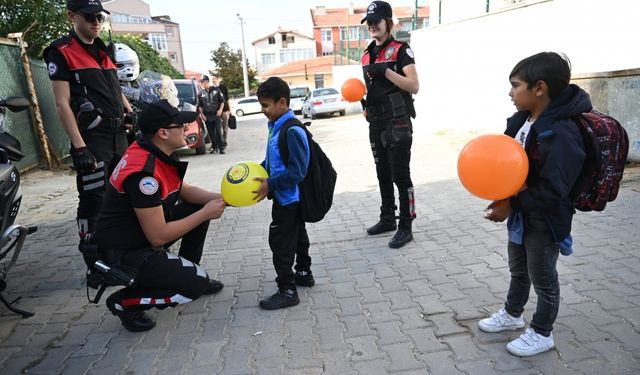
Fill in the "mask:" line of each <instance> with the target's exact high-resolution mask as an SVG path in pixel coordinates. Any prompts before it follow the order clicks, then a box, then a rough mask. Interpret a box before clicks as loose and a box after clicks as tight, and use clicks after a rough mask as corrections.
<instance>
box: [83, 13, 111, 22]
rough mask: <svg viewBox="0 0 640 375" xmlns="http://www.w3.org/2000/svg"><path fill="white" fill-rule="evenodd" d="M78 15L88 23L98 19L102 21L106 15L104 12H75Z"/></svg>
mask: <svg viewBox="0 0 640 375" xmlns="http://www.w3.org/2000/svg"><path fill="white" fill-rule="evenodd" d="M77 13H78V14H79V15H81V16H82V17H84V20H85V21H87V22H88V23H94V22H96V21H98V22H99V23H103V22H104V21H105V20H106V19H107V17H105V15H104V13H90V14H87V13H82V12H77Z"/></svg>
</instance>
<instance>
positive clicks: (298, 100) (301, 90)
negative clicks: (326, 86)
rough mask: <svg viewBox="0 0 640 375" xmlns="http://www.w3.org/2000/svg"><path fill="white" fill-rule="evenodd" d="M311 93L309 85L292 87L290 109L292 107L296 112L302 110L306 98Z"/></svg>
mask: <svg viewBox="0 0 640 375" xmlns="http://www.w3.org/2000/svg"><path fill="white" fill-rule="evenodd" d="M310 93H311V90H309V88H308V87H307V86H294V87H291V95H290V98H291V100H290V101H289V109H292V110H293V112H294V113H295V114H299V113H300V112H302V103H304V99H305V98H306V97H307V96H309V94H310Z"/></svg>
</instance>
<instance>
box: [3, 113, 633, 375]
mask: <svg viewBox="0 0 640 375" xmlns="http://www.w3.org/2000/svg"><path fill="white" fill-rule="evenodd" d="M264 122H265V120H264V118H263V117H262V116H261V115H254V116H248V117H244V118H241V119H239V122H238V129H237V130H234V131H232V132H231V135H230V147H229V149H228V153H227V154H226V155H218V154H207V155H202V156H192V155H185V156H184V158H185V159H186V160H188V161H189V162H190V169H189V172H188V174H187V177H186V178H187V180H188V181H190V182H191V183H194V184H198V185H201V186H205V187H208V188H211V189H219V182H220V179H221V176H222V174H223V172H224V171H225V170H226V168H228V167H229V166H230V165H231V164H233V163H234V162H236V161H240V160H262V158H263V154H264V145H265V140H266V131H265V128H264ZM415 128H416V132H415V140H414V147H413V160H412V172H413V179H414V184H415V186H416V196H417V198H416V199H417V208H418V214H419V217H418V219H417V220H416V221H415V226H414V231H415V241H414V242H412V243H411V244H409V245H407V246H406V247H404V248H402V249H400V250H391V249H389V248H388V247H387V246H386V244H387V242H388V240H389V236H387V235H381V236H375V237H371V236H367V235H366V234H365V228H367V227H368V226H369V225H371V224H373V223H374V222H375V221H376V217H377V211H378V205H379V196H378V193H377V184H376V179H375V172H374V168H373V162H372V158H371V155H370V150H369V146H368V141H367V139H368V137H367V128H366V124H365V123H364V120H363V119H362V117H361V116H358V115H352V116H347V117H342V118H337V117H336V118H331V119H321V120H317V121H315V122H314V124H313V125H312V128H311V129H312V131H313V133H314V135H315V138H316V139H317V140H318V141H319V142H320V143H321V144H322V145H323V147H324V149H325V151H326V152H327V153H328V154H329V156H330V157H331V158H332V160H333V161H334V164H335V166H336V169H337V171H338V173H339V181H338V186H337V191H336V197H335V204H334V208H333V209H332V211H331V212H330V213H329V215H328V217H327V218H326V220H324V221H323V222H321V223H318V224H312V225H309V226H308V228H309V235H310V238H311V242H312V248H311V255H312V258H313V266H312V269H313V272H314V274H315V277H316V280H317V285H316V286H315V287H313V288H301V289H300V295H301V300H302V302H301V303H300V305H298V306H296V307H293V308H289V309H286V310H279V311H262V310H260V309H259V308H258V307H257V302H258V300H259V299H260V298H262V297H263V296H266V295H270V294H271V293H273V292H274V290H275V283H274V277H275V273H274V271H273V266H272V264H271V254H270V251H269V248H268V244H267V227H268V224H269V221H270V216H269V215H270V205H269V204H268V203H266V202H263V203H261V204H259V205H256V206H252V207H249V208H242V209H235V208H228V209H227V210H226V212H225V214H224V216H223V218H222V219H221V220H219V221H215V222H213V223H212V225H211V226H210V230H209V234H208V237H207V244H206V246H205V254H204V260H203V264H204V266H205V268H206V269H207V270H208V271H209V273H210V274H211V275H213V276H214V277H216V278H219V279H222V280H223V281H224V283H225V285H226V286H225V288H224V290H223V291H222V292H221V293H220V294H218V295H215V296H211V297H207V298H201V299H200V300H198V301H196V302H193V303H191V304H189V305H187V306H185V307H179V308H176V309H166V310H164V311H157V310H153V311H152V315H153V316H154V317H155V318H156V320H157V326H156V328H155V329H153V330H152V331H149V332H147V333H142V334H136V333H130V332H127V331H126V330H124V329H123V328H122V327H121V325H120V323H119V321H118V320H117V319H116V318H115V317H114V316H113V315H111V314H110V313H108V312H107V311H106V309H105V307H104V304H103V302H104V301H102V303H101V304H99V305H92V304H89V303H87V300H86V295H85V293H86V290H85V286H84V277H83V262H82V260H81V259H80V255H79V253H78V252H77V249H76V242H77V240H76V233H75V232H76V230H75V224H74V216H75V206H76V197H75V192H74V187H73V178H72V177H71V176H70V173H68V172H61V171H58V172H54V173H51V172H37V173H31V174H29V175H27V176H25V178H24V186H23V192H24V203H23V209H22V210H21V212H20V215H19V218H18V220H19V221H20V222H22V223H26V224H37V225H38V226H39V228H40V230H39V231H38V232H37V233H36V234H34V235H32V236H31V237H29V239H28V242H27V244H26V246H25V248H24V252H23V254H22V256H21V258H20V260H19V264H18V265H17V266H16V267H15V268H14V269H13V270H12V272H11V278H10V279H9V287H8V291H7V294H8V295H9V297H11V298H15V297H17V296H22V300H20V301H19V302H18V304H19V306H20V307H22V308H25V309H27V310H33V311H35V312H36V315H35V316H34V317H32V318H28V319H19V318H18V317H16V316H14V315H11V314H8V313H7V311H6V309H5V308H4V307H2V306H0V373H2V374H17V373H20V372H29V373H35V374H57V373H65V374H83V373H89V374H109V375H111V374H366V375H369V374H386V373H400V374H447V375H449V374H474V375H475V374H513V373H519V374H637V373H638V372H640V364H639V361H640V334H639V332H640V276H639V275H638V271H639V270H640V259H639V257H638V249H639V248H640V235H639V230H638V228H639V227H640V226H639V221H640V219H639V216H640V215H639V214H638V212H639V211H640V193H638V192H637V191H633V190H631V189H623V190H622V191H621V193H620V196H619V198H618V199H617V200H616V201H615V202H613V203H612V204H610V205H609V206H608V207H607V210H606V211H605V212H603V213H597V214H584V213H580V214H578V215H577V216H576V220H575V225H574V233H573V234H574V237H575V240H576V242H577V243H576V246H575V253H574V255H572V256H570V257H561V259H560V262H559V265H558V272H559V274H560V282H561V295H562V304H561V308H560V315H559V317H558V320H557V323H556V326H555V332H554V334H555V340H556V346H557V347H556V349H555V350H553V351H551V352H548V353H545V354H542V355H538V356H536V357H533V358H529V359H521V358H517V357H514V356H512V355H510V354H508V353H507V352H506V350H505V348H504V347H505V344H506V343H507V342H508V341H509V340H511V339H513V338H515V337H517V335H518V333H517V332H509V333H504V334H487V333H483V332H479V331H478V329H477V321H478V320H479V319H481V318H483V317H485V316H487V315H489V314H490V312H493V311H495V310H497V309H498V308H499V307H500V306H501V304H502V301H503V299H504V297H505V293H506V290H507V286H508V269H507V264H506V260H505V257H506V232H505V226H504V224H494V223H491V222H488V221H487V220H484V219H482V214H483V208H484V206H485V205H486V202H484V201H481V200H479V199H476V198H474V197H472V196H471V195H470V194H468V193H467V192H466V191H464V189H463V188H462V187H461V185H460V184H459V182H458V181H457V178H456V172H455V171H456V167H455V163H456V158H457V154H458V152H459V150H460V149H461V147H462V145H463V144H464V142H465V141H466V140H467V139H468V138H469V137H470V136H471V135H456V134H435V135H434V134H430V133H428V132H427V131H425V130H424V129H423V128H422V127H421V126H420V122H419V121H417V122H416V126H415ZM535 299H536V298H535V294H532V298H531V302H530V304H529V305H527V310H526V312H525V319H527V320H530V319H531V315H532V309H533V306H534V305H533V303H535Z"/></svg>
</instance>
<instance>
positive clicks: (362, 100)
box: [360, 98, 367, 111]
mask: <svg viewBox="0 0 640 375" xmlns="http://www.w3.org/2000/svg"><path fill="white" fill-rule="evenodd" d="M360 105H361V106H362V110H363V111H364V110H365V109H367V99H365V98H362V99H360Z"/></svg>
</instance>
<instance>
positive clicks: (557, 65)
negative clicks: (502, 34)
mask: <svg viewBox="0 0 640 375" xmlns="http://www.w3.org/2000/svg"><path fill="white" fill-rule="evenodd" d="M570 78H571V68H570V65H569V62H568V60H567V59H566V57H563V56H560V55H558V54H557V53H553V52H541V53H538V54H536V55H533V56H530V57H527V58H526V59H524V60H522V61H520V62H519V63H518V64H516V66H515V67H514V68H513V70H512V71H511V74H510V75H509V80H510V82H511V91H510V92H509V96H510V97H511V100H512V101H513V103H514V104H515V106H516V108H517V110H518V112H517V113H515V114H514V115H513V116H512V117H511V118H509V119H508V120H507V130H506V131H505V134H507V135H509V136H511V137H514V138H515V139H516V140H517V141H518V142H520V144H522V146H523V147H524V149H525V151H526V153H527V156H528V159H529V174H528V176H527V180H526V185H525V186H524V187H523V189H522V190H521V191H520V192H518V193H517V194H516V195H514V196H512V197H510V198H508V199H506V200H502V201H495V202H493V203H491V204H490V205H489V207H488V210H489V212H488V214H487V216H486V218H487V219H489V220H492V221H503V220H504V219H506V218H507V217H509V221H508V223H507V227H508V228H509V246H508V253H509V271H510V272H511V282H510V285H509V291H508V293H507V301H506V303H505V305H504V308H502V309H500V310H499V311H498V312H497V313H495V314H493V315H492V316H491V317H489V318H487V319H483V320H481V321H480V322H479V323H478V325H479V328H480V329H481V330H483V331H485V332H501V331H504V330H515V329H520V328H523V327H524V325H525V322H524V320H523V318H522V313H523V311H524V306H525V304H526V303H527V300H528V299H529V290H530V288H531V284H533V287H534V290H535V292H536V294H537V295H538V303H537V306H536V312H535V313H534V314H533V320H532V321H531V324H530V328H527V329H526V331H525V332H524V333H523V334H522V335H521V336H520V337H519V338H517V339H516V340H513V341H511V342H510V343H508V344H507V350H508V351H509V352H510V353H511V354H514V355H517V356H521V357H527V356H532V355H536V354H538V353H542V352H545V351H547V350H550V349H552V348H553V347H554V342H553V335H552V333H551V332H552V330H553V323H554V322H555V319H556V317H557V315H558V309H559V304H560V286H559V284H558V273H557V271H556V264H557V261H558V254H559V253H560V252H561V253H563V254H564V255H568V254H570V253H571V252H572V249H571V243H572V240H571V235H570V232H571V221H572V218H573V214H574V212H575V210H574V208H573V205H572V200H571V196H570V194H571V189H572V187H573V186H574V184H575V182H576V180H577V178H578V176H579V175H580V171H581V169H582V165H583V162H584V158H585V147H584V143H583V141H582V137H581V135H580V130H579V129H578V126H577V125H576V124H575V121H574V120H573V119H574V118H575V117H576V116H578V115H580V114H581V113H585V112H589V111H591V109H592V106H591V101H590V99H589V95H588V94H587V93H586V92H585V91H583V90H582V89H580V88H579V87H578V86H576V85H572V84H569V80H570Z"/></svg>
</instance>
